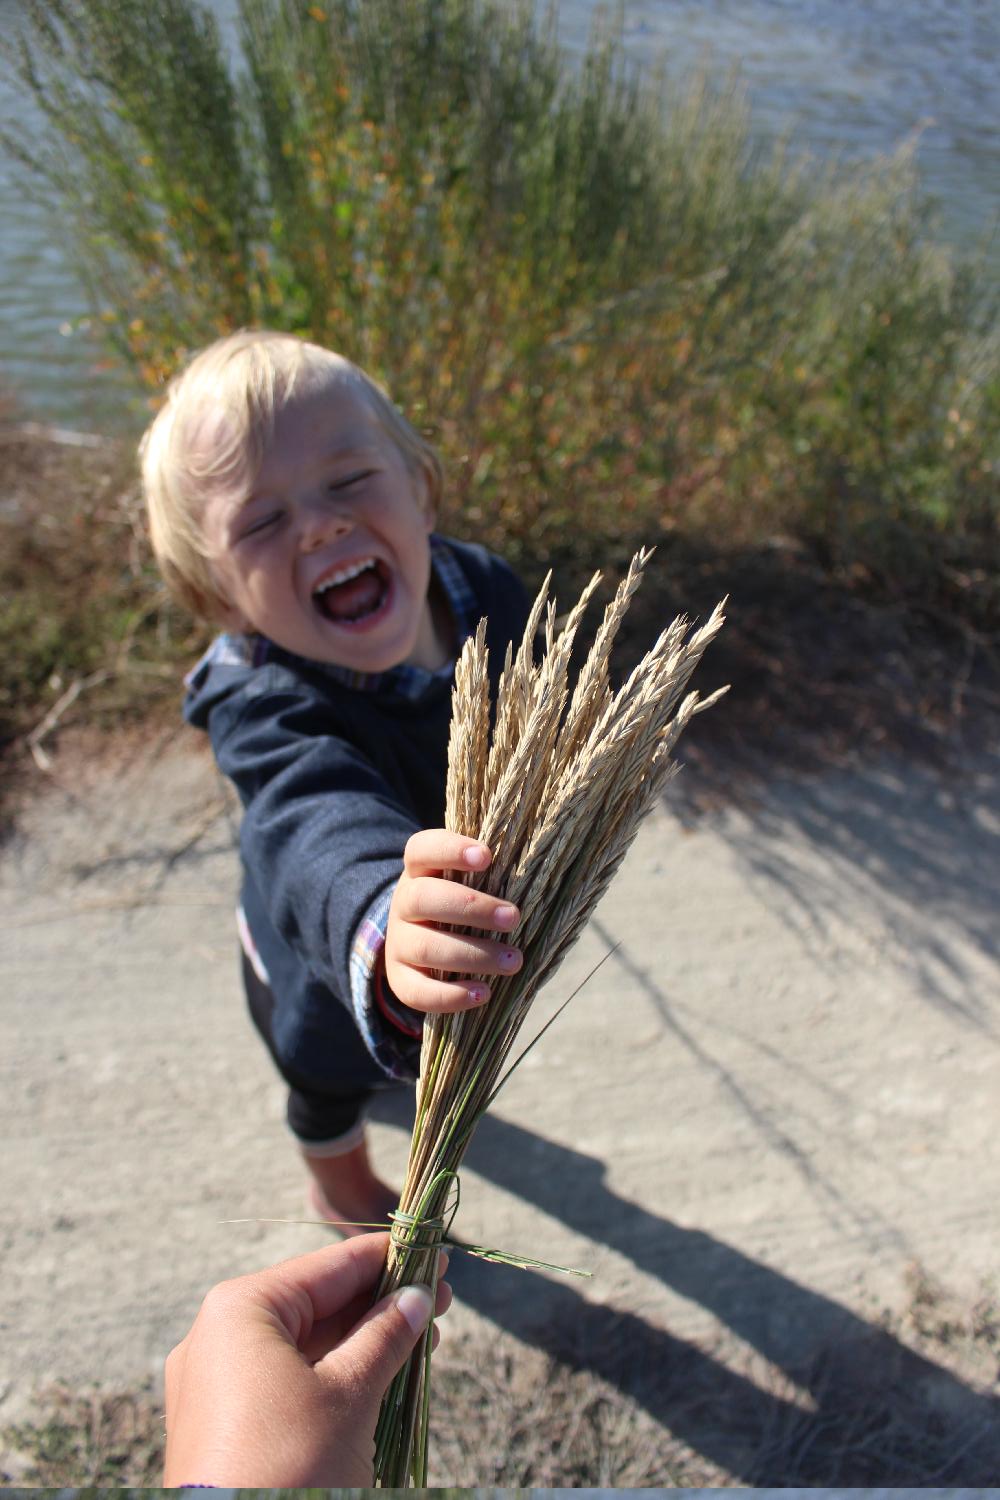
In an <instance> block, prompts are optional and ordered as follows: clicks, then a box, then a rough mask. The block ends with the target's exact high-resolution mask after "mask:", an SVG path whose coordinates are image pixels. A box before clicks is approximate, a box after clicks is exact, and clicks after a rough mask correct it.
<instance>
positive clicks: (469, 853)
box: [462, 844, 490, 870]
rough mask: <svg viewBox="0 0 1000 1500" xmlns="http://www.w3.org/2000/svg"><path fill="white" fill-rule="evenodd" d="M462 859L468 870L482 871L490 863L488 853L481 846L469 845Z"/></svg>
mask: <svg viewBox="0 0 1000 1500" xmlns="http://www.w3.org/2000/svg"><path fill="white" fill-rule="evenodd" d="M462 858H463V859H464V861H465V863H466V864H467V865H468V866H469V868H470V870H483V869H485V868H486V866H487V865H488V864H489V862H490V851H489V850H488V849H487V848H485V847H484V846H483V845H482V844H470V846H469V848H468V849H466V851H465V853H464V854H463V855H462Z"/></svg>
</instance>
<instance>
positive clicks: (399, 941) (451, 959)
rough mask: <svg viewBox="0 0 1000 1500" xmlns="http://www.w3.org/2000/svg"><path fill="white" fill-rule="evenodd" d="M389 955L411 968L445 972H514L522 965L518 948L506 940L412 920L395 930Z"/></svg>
mask: <svg viewBox="0 0 1000 1500" xmlns="http://www.w3.org/2000/svg"><path fill="white" fill-rule="evenodd" d="M392 958H393V960H394V961H395V962H396V963H400V964H404V965H406V966H408V967H411V968H414V969H440V970H442V971H443V972H444V973H445V974H516V973H517V971H518V969H519V968H520V967H521V953H520V950H519V949H518V948H515V947H513V946H511V945H510V944H509V943H497V942H494V941H493V940H492V939H491V938H477V937H466V936H465V935H464V934H462V933H457V932H443V931H441V929H440V928H438V927H421V926H418V925H417V924H415V923H412V922H410V923H407V924H406V926H405V928H404V929H402V930H401V931H397V935H396V942H395V944H394V947H393V950H392ZM391 982H392V981H391V979H390V983H391Z"/></svg>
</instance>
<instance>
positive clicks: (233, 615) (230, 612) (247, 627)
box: [210, 588, 253, 635]
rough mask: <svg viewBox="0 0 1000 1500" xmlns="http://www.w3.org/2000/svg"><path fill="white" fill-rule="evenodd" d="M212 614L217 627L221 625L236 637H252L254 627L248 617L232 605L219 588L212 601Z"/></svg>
mask: <svg viewBox="0 0 1000 1500" xmlns="http://www.w3.org/2000/svg"><path fill="white" fill-rule="evenodd" d="M210 613H211V616H212V619H213V620H214V621H215V623H216V625H221V626H222V628H223V630H228V631H230V632H232V633H233V634H234V635H252V634H253V626H252V625H251V623H250V621H249V620H248V619H247V617H246V615H245V614H244V613H243V612H242V610H239V609H237V608H236V605H235V604H230V602H229V600H228V599H227V598H226V596H225V594H224V593H223V592H222V590H221V589H219V588H217V589H216V590H215V592H214V593H213V596H212V600H211V608H210Z"/></svg>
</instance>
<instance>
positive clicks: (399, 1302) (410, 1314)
mask: <svg viewBox="0 0 1000 1500" xmlns="http://www.w3.org/2000/svg"><path fill="white" fill-rule="evenodd" d="M396 1306H397V1307H398V1308H399V1310H400V1312H401V1313H402V1314H403V1317H404V1318H405V1319H406V1321H407V1323H409V1325H410V1327H411V1328H412V1329H413V1332H414V1333H423V1331H424V1329H425V1328H426V1327H427V1324H428V1323H429V1322H430V1317H431V1289H430V1287H429V1286H423V1285H421V1284H420V1283H418V1284H417V1285H415V1286H404V1287H401V1288H400V1290H399V1291H398V1292H397V1293H396Z"/></svg>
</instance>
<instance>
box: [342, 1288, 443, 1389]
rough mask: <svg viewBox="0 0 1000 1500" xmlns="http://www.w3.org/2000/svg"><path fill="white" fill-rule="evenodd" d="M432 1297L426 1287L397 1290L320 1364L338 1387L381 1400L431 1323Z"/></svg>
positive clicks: (378, 1305)
mask: <svg viewBox="0 0 1000 1500" xmlns="http://www.w3.org/2000/svg"><path fill="white" fill-rule="evenodd" d="M432 1306H433V1298H432V1295H431V1289H430V1287H427V1286H422V1285H419V1284H418V1285H414V1286H404V1287H400V1289H399V1291H397V1292H392V1293H390V1295H389V1296H388V1297H383V1299H382V1301H381V1302H379V1303H377V1304H376V1306H375V1307H373V1308H372V1309H371V1311H370V1312H369V1313H367V1314H366V1315H365V1317H364V1318H363V1319H362V1321H361V1322H360V1323H358V1325H357V1326H356V1327H355V1328H353V1329H352V1330H351V1332H350V1333H349V1334H348V1335H347V1337H346V1338H345V1339H342V1340H341V1342H340V1343H339V1344H338V1345H337V1347H336V1349H334V1350H333V1351H332V1352H331V1353H330V1354H328V1355H327V1356H326V1358H325V1359H324V1360H322V1361H321V1365H320V1366H319V1367H317V1368H321V1367H323V1366H325V1367H326V1372H327V1373H329V1374H330V1375H332V1376H333V1377H334V1379H335V1381H336V1382H337V1383H338V1384H342V1383H344V1382H346V1383H347V1384H348V1386H349V1387H353V1389H354V1390H358V1389H364V1390H366V1391H367V1392H369V1393H370V1395H371V1396H372V1398H373V1400H374V1401H375V1402H376V1403H378V1402H380V1401H381V1399H382V1397H383V1395H384V1394H385V1391H386V1389H387V1387H388V1385H389V1382H390V1381H391V1380H392V1378H393V1376H394V1375H395V1374H396V1373H397V1372H398V1371H399V1370H401V1369H402V1367H403V1365H404V1363H405V1361H406V1359H407V1358H408V1356H409V1355H410V1354H411V1353H412V1352H413V1349H414V1347H415V1345H416V1342H417V1340H418V1339H419V1337H420V1335H421V1334H422V1333H423V1331H424V1329H425V1328H426V1327H427V1324H428V1323H429V1322H430V1317H431V1309H432Z"/></svg>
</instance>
